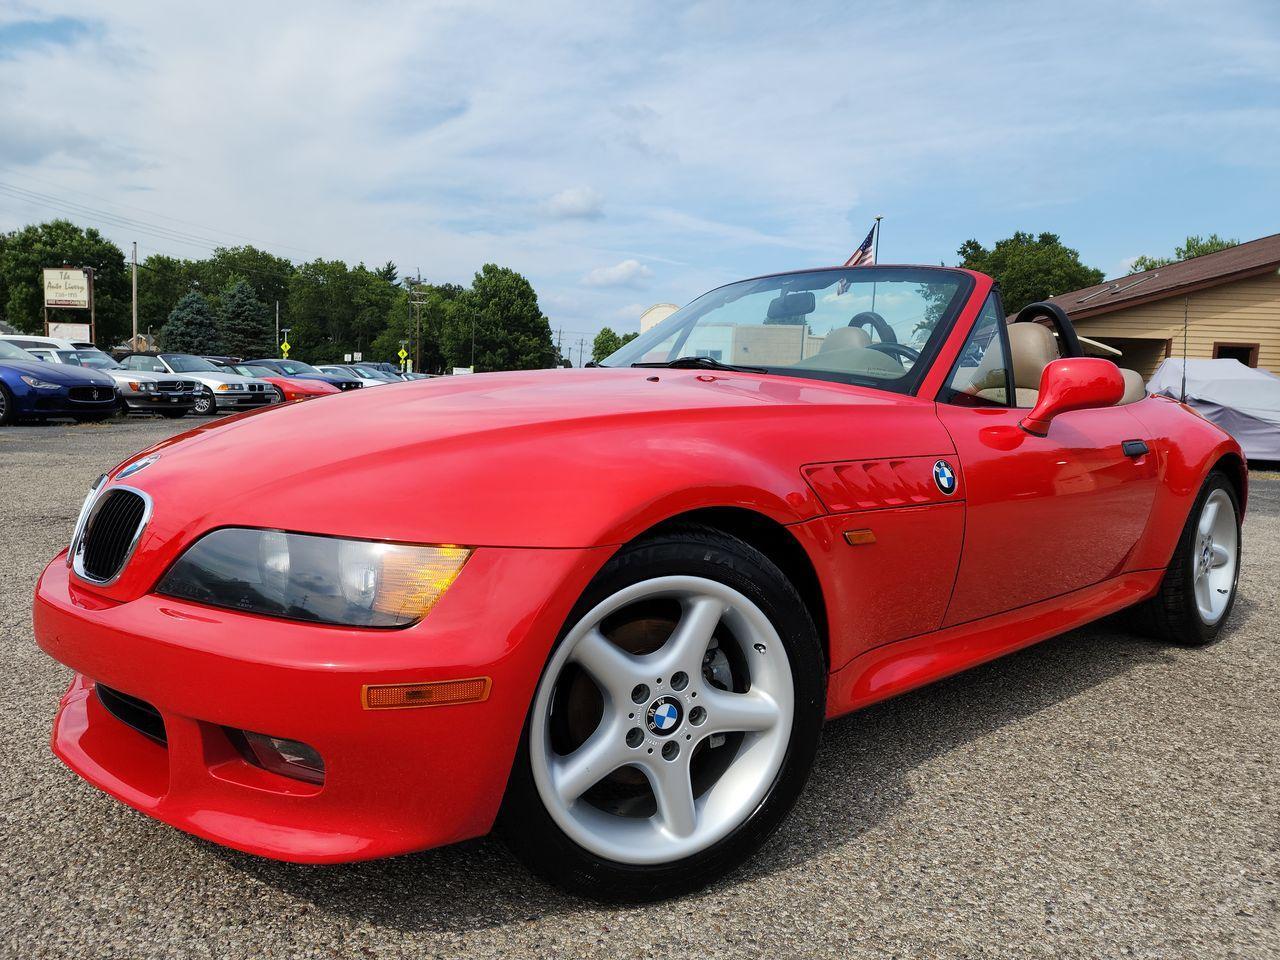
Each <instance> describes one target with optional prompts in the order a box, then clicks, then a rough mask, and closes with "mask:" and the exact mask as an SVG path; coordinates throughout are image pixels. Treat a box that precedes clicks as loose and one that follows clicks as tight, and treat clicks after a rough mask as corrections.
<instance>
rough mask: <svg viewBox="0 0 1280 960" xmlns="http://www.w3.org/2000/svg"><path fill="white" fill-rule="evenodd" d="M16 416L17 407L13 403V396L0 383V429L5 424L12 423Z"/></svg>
mask: <svg viewBox="0 0 1280 960" xmlns="http://www.w3.org/2000/svg"><path fill="white" fill-rule="evenodd" d="M16 415H17V407H16V406H15V405H14V402H13V394H12V393H10V392H9V388H8V387H6V386H5V385H4V384H3V383H0V427H2V426H4V425H5V424H6V423H12V422H13V419H14V417H15V416H16Z"/></svg>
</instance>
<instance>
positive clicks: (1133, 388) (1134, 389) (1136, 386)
mask: <svg viewBox="0 0 1280 960" xmlns="http://www.w3.org/2000/svg"><path fill="white" fill-rule="evenodd" d="M1120 375H1121V376H1122V377H1124V396H1122V397H1121V398H1120V403H1121V404H1125V403H1137V402H1138V401H1139V400H1145V399H1146V398H1147V385H1146V384H1145V383H1143V382H1142V375H1141V374H1139V373H1138V372H1137V371H1136V370H1126V369H1125V368H1124V367H1121V368H1120Z"/></svg>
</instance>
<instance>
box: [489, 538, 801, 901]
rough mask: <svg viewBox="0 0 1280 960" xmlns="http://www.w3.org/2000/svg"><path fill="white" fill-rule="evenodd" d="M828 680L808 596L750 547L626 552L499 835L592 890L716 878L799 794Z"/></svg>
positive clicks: (669, 892) (588, 598)
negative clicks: (806, 601)
mask: <svg viewBox="0 0 1280 960" xmlns="http://www.w3.org/2000/svg"><path fill="white" fill-rule="evenodd" d="M825 677H826V673H825V665H824V662H823V656H822V650H821V646H820V644H819V641H818V637H817V631H816V630H815V628H814V625H813V621H812V619H811V618H810V616H809V613H808V611H807V609H806V608H805V606H804V603H803V601H802V600H801V599H800V597H799V596H798V595H797V593H796V591H795V589H794V588H793V587H792V586H791V584H790V583H789V582H788V581H787V579H786V578H785V577H784V576H783V574H782V573H781V571H779V570H778V568H777V567H776V566H775V565H774V564H773V563H772V562H770V561H769V559H768V558H767V557H765V556H764V555H763V554H761V553H760V552H759V551H757V550H755V549H754V548H753V547H751V546H749V545H748V544H746V543H743V542H742V541H740V540H737V539H735V538H733V537H730V536H727V535H725V534H723V533H720V532H718V531H714V530H710V529H706V528H701V527H686V528H682V529H678V530H673V531H671V532H670V533H666V534H662V535H659V536H656V537H653V538H651V539H647V540H645V541H642V542H639V543H636V544H633V545H631V546H629V547H625V548H623V550H622V551H620V552H619V554H618V555H617V556H615V557H614V558H613V559H612V560H611V561H610V562H609V564H607V565H606V567H605V568H604V570H603V571H601V573H600V574H599V575H598V576H597V577H596V579H595V581H594V582H593V583H592V585H591V587H589V588H588V590H587V591H586V594H585V595H584V597H583V598H582V601H581V602H580V603H579V604H578V607H577V608H576V609H575V612H574V614H573V615H572V616H571V617H570V619H569V625H568V627H567V629H566V632H565V634H564V635H563V637H562V639H561V640H560V642H559V644H558V645H557V646H556V648H555V650H554V651H553V653H552V656H551V659H550V661H549V662H548V664H547V667H546V670H545V671H544V673H543V676H542V680H541V681H540V683H539V686H538V689H537V693H536V694H535V696H534V700H533V705H532V706H531V708H530V711H529V716H528V719H527V722H526V726H525V731H524V736H523V738H522V740H521V745H520V749H519V752H518V756H517V758H516V762H515V765H514V768H513V770H512V777H511V782H510V785H509V787H508V792H507V797H506V799H505V801H504V805H503V811H502V816H501V817H500V821H499V827H500V830H501V831H502V833H503V834H504V836H505V837H506V840H507V843H508V844H509V845H510V846H511V847H512V848H513V849H514V850H515V852H516V853H517V855H519V856H520V857H521V858H522V859H523V860H524V861H525V862H526V863H527V864H528V865H529V866H530V867H531V868H532V869H534V870H535V871H537V872H538V873H540V874H542V875H543V876H545V877H547V878H548V879H550V880H551V881H553V882H555V883H557V884H559V885H561V886H564V887H566V888H568V889H570V890H573V891H575V892H577V893H580V894H583V895H585V896H588V897H592V898H596V899H604V900H615V901H618V900H627V901H643V900H657V899H664V898H667V897H671V896H675V895H677V894H679V893H682V892H684V891H687V890H690V889H693V888H695V887H698V886H701V885H703V884H705V883H708V882H710V881H711V880H714V879H716V878H717V877H719V876H721V875H722V874H724V873H725V872H726V871H728V870H730V869H732V868H733V867H734V866H736V865H737V864H739V863H741V862H742V861H743V860H745V859H746V858H747V857H749V856H751V854H753V853H754V852H755V851H756V850H757V849H758V848H759V847H760V846H761V845H762V844H763V843H764V842H765V840H767V839H768V837H769V835H770V834H771V833H772V832H773V830H774V829H775V828H776V827H777V826H778V824H780V823H781V822H782V820H783V818H784V817H785V816H786V814H787V812H788V811H789V810H790V809H791V807H792V806H793V804H794V803H795V800H796V798H797V797H798V796H799V793H800V790H801V788H802V787H803V785H804V783H805V781H806V780H807V779H808V775H809V768H810V765H811V763H812V760H813V755H814V751H815V750H816V748H817V743H818V736H819V733H820V730H821V725H822V719H823V709H824V703H825V687H826V684H825Z"/></svg>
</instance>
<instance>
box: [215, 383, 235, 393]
mask: <svg viewBox="0 0 1280 960" xmlns="http://www.w3.org/2000/svg"><path fill="white" fill-rule="evenodd" d="M235 389H236V388H235V387H233V386H232V385H231V384H229V383H220V384H218V392H219V393H226V392H227V391H228V390H235Z"/></svg>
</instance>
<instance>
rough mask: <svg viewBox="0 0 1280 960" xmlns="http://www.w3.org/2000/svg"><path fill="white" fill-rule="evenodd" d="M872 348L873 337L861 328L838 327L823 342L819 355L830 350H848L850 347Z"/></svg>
mask: <svg viewBox="0 0 1280 960" xmlns="http://www.w3.org/2000/svg"><path fill="white" fill-rule="evenodd" d="M869 346H871V335H870V334H868V333H867V331H865V330H863V329H862V328H861V327H836V328H835V329H834V330H832V331H831V332H830V333H828V334H827V335H826V336H825V337H824V338H823V340H822V346H821V347H819V348H818V352H819V353H825V352H826V351H828V350H846V349H848V348H849V347H864V348H865V347H869Z"/></svg>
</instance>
